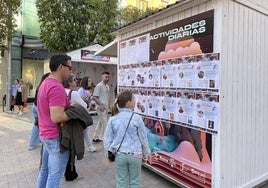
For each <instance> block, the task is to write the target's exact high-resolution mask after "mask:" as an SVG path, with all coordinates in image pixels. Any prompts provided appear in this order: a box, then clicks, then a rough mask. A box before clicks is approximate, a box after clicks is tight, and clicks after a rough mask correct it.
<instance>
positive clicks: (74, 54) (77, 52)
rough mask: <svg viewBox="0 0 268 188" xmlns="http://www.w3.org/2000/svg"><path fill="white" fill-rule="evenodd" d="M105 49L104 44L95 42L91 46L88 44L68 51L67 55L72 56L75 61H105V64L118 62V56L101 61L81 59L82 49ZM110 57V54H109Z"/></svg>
mask: <svg viewBox="0 0 268 188" xmlns="http://www.w3.org/2000/svg"><path fill="white" fill-rule="evenodd" d="M102 49H103V46H101V45H99V44H94V45H91V46H86V47H83V48H80V49H77V50H74V51H71V52H68V53H67V55H68V56H70V57H71V58H72V61H73V62H86V63H104V64H117V58H110V61H109V62H107V61H101V60H99V61H98V60H84V59H81V50H89V51H95V52H98V51H100V50H102ZM108 57H109V56H108Z"/></svg>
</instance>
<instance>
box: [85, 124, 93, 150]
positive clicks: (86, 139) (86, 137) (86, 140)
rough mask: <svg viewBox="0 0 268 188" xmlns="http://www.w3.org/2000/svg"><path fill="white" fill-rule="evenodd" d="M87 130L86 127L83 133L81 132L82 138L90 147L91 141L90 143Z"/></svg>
mask: <svg viewBox="0 0 268 188" xmlns="http://www.w3.org/2000/svg"><path fill="white" fill-rule="evenodd" d="M88 132H89V127H87V128H86V129H85V130H84V133H83V134H84V140H85V142H86V145H87V147H90V146H92V143H91V141H90V138H89V134H88Z"/></svg>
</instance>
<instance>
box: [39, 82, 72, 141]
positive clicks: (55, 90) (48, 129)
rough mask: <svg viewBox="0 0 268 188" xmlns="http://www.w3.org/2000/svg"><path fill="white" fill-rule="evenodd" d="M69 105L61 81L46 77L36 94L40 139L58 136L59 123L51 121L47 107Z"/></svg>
mask: <svg viewBox="0 0 268 188" xmlns="http://www.w3.org/2000/svg"><path fill="white" fill-rule="evenodd" d="M69 105H70V103H69V101H68V98H67V95H66V92H65V89H64V87H63V85H62V83H61V82H59V81H58V80H56V79H54V78H50V77H48V78H46V79H45V80H44V81H43V83H42V84H41V86H40V88H39V89H38V96H37V108H38V124H39V132H40V133H39V135H40V138H41V139H53V138H58V137H59V127H58V126H59V125H58V124H56V123H53V122H52V120H51V118H50V109H49V107H51V106H62V107H67V106H69Z"/></svg>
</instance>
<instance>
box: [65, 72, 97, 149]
mask: <svg viewBox="0 0 268 188" xmlns="http://www.w3.org/2000/svg"><path fill="white" fill-rule="evenodd" d="M89 80H90V81H89ZM76 81H77V80H76V78H75V75H74V74H70V76H69V78H68V79H67V80H65V81H63V86H64V88H65V91H66V94H67V95H68V96H69V100H70V102H71V105H73V104H79V105H81V106H83V107H84V108H85V109H86V110H87V111H88V108H89V107H88V104H90V98H91V95H90V93H89V90H88V89H89V83H90V82H92V81H91V79H90V78H88V77H84V78H83V79H82V81H81V88H79V89H78V91H75V90H74V88H75V87H76ZM90 84H91V83H90ZM85 86H86V87H85ZM85 88H87V89H85ZM70 91H72V93H71V95H70ZM82 97H84V100H83V99H82ZM70 98H71V99H70ZM85 100H87V102H85ZM88 132H89V128H88V127H87V128H86V129H85V130H84V140H85V143H86V145H87V151H90V152H94V151H96V150H97V149H96V148H95V147H94V146H93V144H92V143H91V141H90V138H89V134H88Z"/></svg>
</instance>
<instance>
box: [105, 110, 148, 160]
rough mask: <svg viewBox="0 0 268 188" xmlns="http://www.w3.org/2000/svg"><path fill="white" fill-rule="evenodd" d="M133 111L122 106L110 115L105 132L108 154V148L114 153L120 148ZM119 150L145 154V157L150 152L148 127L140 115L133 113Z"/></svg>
mask: <svg viewBox="0 0 268 188" xmlns="http://www.w3.org/2000/svg"><path fill="white" fill-rule="evenodd" d="M132 113H134V112H132V110H131V109H128V108H121V109H119V113H118V114H116V115H114V116H112V117H110V119H109V121H108V124H107V127H106V130H105V133H104V150H105V153H106V154H107V152H108V150H109V151H111V152H113V153H114V152H116V150H117V148H119V146H120V143H121V141H122V138H123V136H124V134H125V131H126V128H127V125H128V122H129V119H130V117H131V115H132ZM119 152H123V153H128V152H130V153H133V154H143V157H147V156H148V155H149V154H150V148H149V145H148V138H147V132H146V128H145V125H144V122H143V120H142V118H141V116H140V115H138V114H135V113H134V114H133V116H132V119H131V121H130V124H129V127H128V129H127V132H126V135H125V138H124V140H123V142H122V145H121V147H120V149H119Z"/></svg>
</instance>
